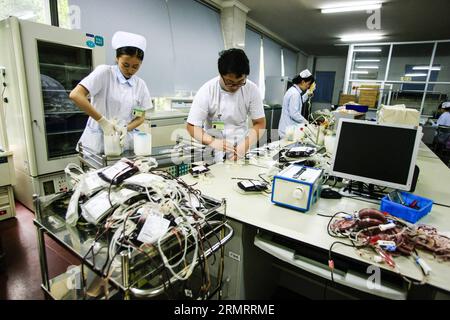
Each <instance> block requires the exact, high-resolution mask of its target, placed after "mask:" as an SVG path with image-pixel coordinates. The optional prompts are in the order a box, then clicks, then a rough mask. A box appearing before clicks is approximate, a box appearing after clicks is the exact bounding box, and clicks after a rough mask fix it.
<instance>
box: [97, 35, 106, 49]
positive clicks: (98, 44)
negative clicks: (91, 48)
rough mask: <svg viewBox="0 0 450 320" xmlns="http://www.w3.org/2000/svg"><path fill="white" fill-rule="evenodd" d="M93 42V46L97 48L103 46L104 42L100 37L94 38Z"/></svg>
mask: <svg viewBox="0 0 450 320" xmlns="http://www.w3.org/2000/svg"><path fill="white" fill-rule="evenodd" d="M94 40H95V45H97V46H99V47H103V45H104V43H105V42H104V40H103V37H102V36H95V37H94Z"/></svg>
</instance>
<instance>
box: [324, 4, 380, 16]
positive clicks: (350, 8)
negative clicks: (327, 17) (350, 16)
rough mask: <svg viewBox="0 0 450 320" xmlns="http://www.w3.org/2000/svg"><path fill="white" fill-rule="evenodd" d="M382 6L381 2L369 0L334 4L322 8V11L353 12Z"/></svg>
mask: <svg viewBox="0 0 450 320" xmlns="http://www.w3.org/2000/svg"><path fill="white" fill-rule="evenodd" d="M380 8H381V3H379V2H373V1H372V2H367V1H360V2H355V3H353V4H347V5H341V6H333V7H327V8H322V10H321V12H322V13H336V12H351V11H366V10H377V9H380Z"/></svg>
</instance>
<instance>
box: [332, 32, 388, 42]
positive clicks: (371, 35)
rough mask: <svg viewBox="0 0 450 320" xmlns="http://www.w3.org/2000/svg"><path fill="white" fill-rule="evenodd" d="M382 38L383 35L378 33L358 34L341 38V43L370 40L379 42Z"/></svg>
mask: <svg viewBox="0 0 450 320" xmlns="http://www.w3.org/2000/svg"><path fill="white" fill-rule="evenodd" d="M382 38H383V35H382V34H380V33H359V34H347V35H344V36H341V41H343V42H353V41H371V40H380V39H382Z"/></svg>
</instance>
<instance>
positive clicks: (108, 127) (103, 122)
mask: <svg viewBox="0 0 450 320" xmlns="http://www.w3.org/2000/svg"><path fill="white" fill-rule="evenodd" d="M97 122H98V124H99V125H100V127H101V128H102V131H103V134H104V135H105V136H111V135H113V134H114V132H115V131H116V130H115V128H114V124H112V122H111V121H109V120H108V119H106V118H105V117H103V116H102V117H101V118H100V119H99V120H98V121H97Z"/></svg>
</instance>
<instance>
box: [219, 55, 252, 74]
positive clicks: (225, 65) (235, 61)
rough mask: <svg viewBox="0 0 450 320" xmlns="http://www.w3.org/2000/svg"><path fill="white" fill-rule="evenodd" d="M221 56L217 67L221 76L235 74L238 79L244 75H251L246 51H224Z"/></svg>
mask: <svg viewBox="0 0 450 320" xmlns="http://www.w3.org/2000/svg"><path fill="white" fill-rule="evenodd" d="M219 55H220V57H219V61H218V62H217V65H218V67H219V73H220V74H221V75H225V74H228V73H234V74H235V75H236V76H237V77H241V76H242V75H243V74H245V75H249V74H250V63H249V61H248V58H247V55H246V54H245V52H244V50H242V49H235V48H233V49H228V50H224V51H222V52H220V53H219Z"/></svg>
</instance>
